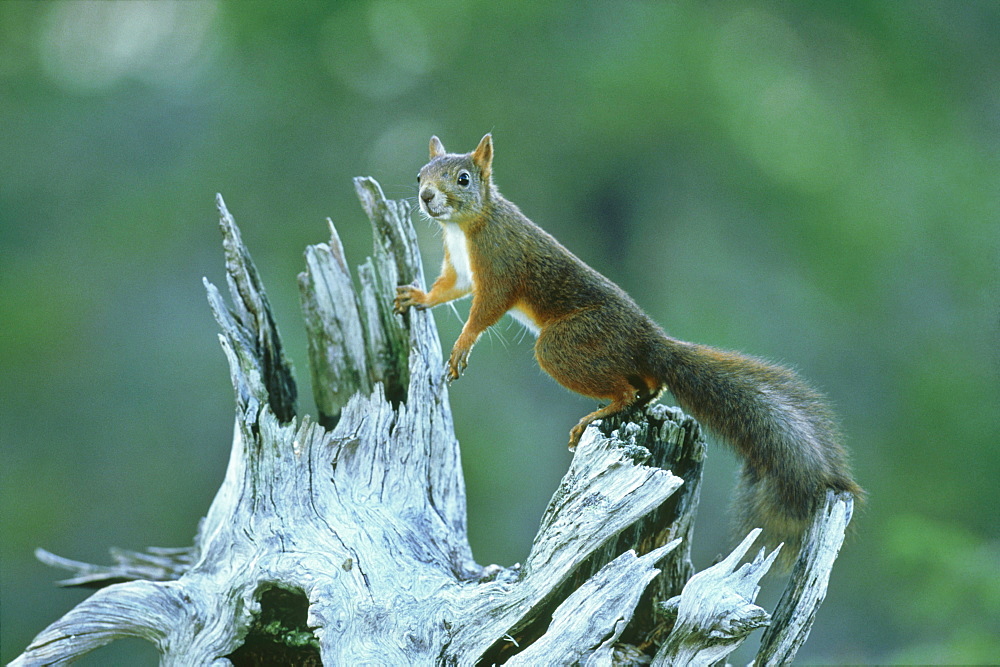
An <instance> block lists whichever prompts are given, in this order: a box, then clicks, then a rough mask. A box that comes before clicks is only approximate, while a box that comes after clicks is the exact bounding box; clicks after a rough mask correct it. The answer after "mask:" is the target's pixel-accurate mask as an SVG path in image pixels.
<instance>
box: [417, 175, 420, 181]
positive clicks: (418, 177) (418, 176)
mask: <svg viewBox="0 0 1000 667" xmlns="http://www.w3.org/2000/svg"><path fill="white" fill-rule="evenodd" d="M419 182H420V174H417V183H419Z"/></svg>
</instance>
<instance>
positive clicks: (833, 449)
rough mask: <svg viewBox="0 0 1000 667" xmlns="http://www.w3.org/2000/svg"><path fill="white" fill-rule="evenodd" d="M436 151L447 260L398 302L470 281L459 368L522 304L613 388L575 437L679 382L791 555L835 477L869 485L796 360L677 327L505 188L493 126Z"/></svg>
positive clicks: (451, 291)
mask: <svg viewBox="0 0 1000 667" xmlns="http://www.w3.org/2000/svg"><path fill="white" fill-rule="evenodd" d="M430 155H431V160H430V162H428V163H427V164H426V165H425V166H424V167H423V168H422V169H421V170H420V175H419V177H418V182H419V185H420V190H419V203H420V208H421V210H422V211H423V212H424V214H425V215H427V216H428V217H429V218H431V219H434V220H437V221H438V222H439V223H440V224H441V225H442V227H443V229H444V233H445V258H444V263H443V265H442V268H441V275H440V276H439V277H438V278H437V280H436V281H435V282H434V284H433V286H432V287H431V290H430V291H429V292H423V291H422V290H420V289H419V288H417V287H414V286H408V285H404V286H400V287H399V288H398V289H397V297H396V310H397V311H398V312H405V311H406V309H408V308H410V307H417V308H430V307H433V306H436V305H438V304H441V303H446V302H448V301H452V300H454V299H457V298H461V297H463V296H467V295H469V294H471V295H472V305H471V308H470V311H469V318H468V320H467V321H466V323H465V326H464V327H463V329H462V333H461V335H459V337H458V340H457V341H456V342H455V346H454V348H453V349H452V353H451V356H450V358H449V362H448V375H449V378H450V379H451V380H455V379H458V377H460V376H461V374H462V372H463V371H464V370H465V368H466V366H467V365H468V358H469V354H470V353H471V351H472V347H473V345H474V344H475V343H476V341H477V340H478V338H479V336H480V335H481V334H482V332H483V331H485V330H486V329H487V328H488V327H490V326H492V325H493V324H494V323H496V322H497V321H498V320H499V319H500V318H501V317H502V316H503V315H504V314H505V313H508V312H510V313H511V314H512V315H514V316H515V317H516V318H517V319H518V320H520V321H522V322H524V323H525V325H526V326H527V327H528V328H529V330H531V331H532V333H534V334H535V335H537V340H536V341H535V357H536V359H537V360H538V363H539V365H540V366H541V367H542V369H543V370H545V371H546V372H547V373H548V374H549V375H551V376H552V377H553V378H554V379H555V380H556V381H558V382H559V383H560V384H562V385H563V386H565V387H567V388H568V389H571V390H572V391H575V392H577V393H580V394H583V395H584V396H589V397H592V398H595V399H598V400H603V401H607V402H608V405H607V406H605V407H603V408H600V409H598V410H596V411H594V412H592V413H590V414H588V415H586V416H584V417H583V418H582V419H581V420H580V421H579V423H577V425H576V426H575V427H574V428H573V429H572V430H571V431H570V442H569V446H570V449H574V448H575V447H576V444H577V443H578V442H579V440H580V437H581V436H582V435H583V433H584V431H585V429H586V428H587V427H588V426H589V425H590V424H591V423H592V422H593V421H595V420H597V419H602V418H605V417H608V416H610V415H613V414H617V413H620V412H623V411H626V410H631V409H635V408H639V407H642V406H644V405H646V404H647V403H649V402H651V401H653V400H655V399H656V398H657V397H659V395H660V394H661V393H662V392H663V391H664V390H665V389H669V390H670V392H671V393H672V394H673V395H674V397H675V398H676V399H677V401H678V403H680V406H681V407H682V408H683V409H684V410H686V411H687V412H689V413H690V414H691V415H692V416H693V417H695V419H697V420H698V421H699V422H701V423H702V424H703V425H704V426H705V427H707V428H708V430H709V431H710V432H712V433H714V434H715V435H717V436H718V437H719V438H720V439H722V440H723V441H724V442H726V443H728V444H729V445H730V446H731V447H733V449H734V450H735V451H736V452H737V453H738V454H739V456H740V457H741V459H742V461H743V469H742V474H741V483H740V487H739V489H738V491H737V509H738V512H739V515H740V516H739V521H740V525H741V528H743V529H746V530H749V529H751V528H754V527H760V528H762V529H763V535H762V539H763V540H764V541H765V542H766V543H767V544H769V545H770V546H772V547H773V546H776V545H777V543H778V542H779V541H783V542H785V544H786V546H785V548H784V549H783V552H782V557H781V561H783V562H784V564H786V565H787V564H790V562H791V561H792V560H793V559H794V556H795V555H796V554H797V552H798V550H799V545H800V541H801V537H802V534H803V532H804V530H805V528H806V527H807V526H808V522H809V519H810V517H811V516H812V514H813V512H814V510H815V506H816V503H817V500H818V499H819V498H820V497H822V495H823V494H824V492H825V489H827V488H832V489H835V490H840V491H850V492H852V493H854V494H855V495H857V496H860V495H861V493H862V491H861V489H860V487H858V486H857V484H855V483H854V481H853V480H852V479H851V475H850V470H849V466H848V463H847V455H846V452H845V450H844V448H843V447H842V445H841V444H840V443H841V436H840V433H839V431H838V429H837V427H836V423H835V420H834V418H833V416H832V413H831V411H830V410H829V408H828V407H827V406H826V403H825V401H824V400H823V398H822V396H821V395H820V394H819V393H818V392H816V391H815V390H813V389H812V388H810V387H809V386H808V385H807V384H806V383H805V382H803V381H802V380H801V379H800V378H799V377H798V376H797V375H795V373H793V372H792V371H791V370H788V369H786V368H783V367H781V366H776V365H772V364H769V363H767V362H765V361H762V360H760V359H756V358H753V357H749V356H746V355H742V354H739V353H736V352H727V351H722V350H717V349H715V348H711V347H707V346H704V345H697V344H693V343H686V342H683V341H679V340H676V339H673V338H671V337H670V336H668V335H667V334H666V333H665V332H664V331H663V329H661V328H660V327H659V326H658V325H657V324H656V323H654V322H653V321H652V320H651V319H650V318H649V317H648V316H647V315H646V314H645V313H644V312H643V311H642V309H641V308H639V306H638V305H637V304H636V303H635V301H633V300H632V298H631V297H630V296H629V295H628V294H627V293H626V292H625V291H624V290H622V289H621V288H620V287H618V286H617V285H616V284H614V283H613V282H611V281H610V280H608V279H607V278H605V277H604V276H603V275H601V274H600V273H598V272H597V271H595V270H594V269H592V268H591V267H589V266H588V265H587V264H586V263H584V262H583V261H582V260H580V259H579V258H578V257H576V256H575V255H573V253H571V252H570V251H569V250H567V249H566V248H565V247H563V246H562V244H560V243H559V242H558V241H557V240H556V239H555V238H553V237H552V236H551V235H550V234H548V233H547V232H545V231H544V230H542V229H541V228H540V227H538V226H537V225H535V224H534V223H533V222H532V221H531V220H529V219H528V218H527V217H526V216H525V215H524V214H523V213H521V211H520V210H519V209H518V208H517V206H515V205H514V204H513V203H511V202H510V201H508V200H507V199H505V198H504V197H503V196H502V195H501V194H500V192H499V190H497V188H496V186H495V185H494V183H493V180H492V161H493V142H492V137H491V136H490V135H488V134H487V135H486V136H485V137H483V139H482V141H481V142H480V143H479V146H478V147H477V148H476V150H475V151H473V152H472V153H468V154H464V155H455V154H450V153H447V152H446V151H445V150H444V146H443V145H442V144H441V142H440V140H438V139H437V137H432V138H431V144H430Z"/></svg>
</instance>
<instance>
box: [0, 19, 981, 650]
mask: <svg viewBox="0 0 1000 667" xmlns="http://www.w3.org/2000/svg"><path fill="white" fill-rule="evenodd" d="M998 34H1000V6H998V5H997V4H996V3H995V2H992V1H984V2H958V3H936V2H922V1H911V2H905V3H901V2H896V1H895V0H885V1H860V0H858V1H842V2H819V3H788V2H740V3H726V2H707V3H704V2H694V1H689V2H624V1H619V2H601V3H572V2H537V3H494V2H484V1H482V0H465V1H463V2H459V1H457V0H438V1H433V2H420V3H405V2H402V1H401V0H375V1H370V2H360V1H358V2H340V3H327V2H298V3H292V4H288V3H275V2H272V3H268V2H240V3H236V2H230V3H225V2H214V1H213V2H202V1H194V0H192V1H188V2H176V3H172V2H138V1H136V2H45V3H36V2H12V1H8V2H3V3H0V126H2V128H3V130H2V132H0V157H2V158H3V159H2V162H0V165H2V167H0V169H2V178H0V293H2V294H3V298H2V299H0V324H2V327H3V331H4V345H3V348H2V350H0V354H2V355H3V356H2V365H3V369H4V372H5V378H4V380H5V381H4V382H3V383H2V388H0V416H2V428H0V446H2V464H0V512H2V526H0V530H2V536H0V543H2V544H0V559H2V568H0V592H2V597H3V604H2V608H0V613H2V622H0V633H2V639H0V651H2V655H0V660H3V661H4V662H6V661H8V660H10V659H11V658H13V657H14V656H15V655H16V654H17V653H18V652H19V651H20V649H21V648H23V647H24V645H25V644H26V643H27V642H28V641H29V640H30V639H31V637H32V636H33V635H34V633H36V632H38V631H39V630H41V629H42V628H43V627H44V626H45V625H46V624H48V623H49V622H51V621H53V620H55V619H56V618H57V617H58V616H59V615H61V614H62V613H64V612H65V611H66V610H68V609H69V608H70V607H71V606H72V605H73V604H74V603H75V602H76V601H78V600H79V599H80V598H81V597H82V595H83V594H82V593H79V592H61V591H56V590H53V589H52V588H51V583H50V582H51V581H52V580H53V579H54V578H57V577H58V576H59V573H57V572H52V571H49V570H46V569H44V568H43V567H42V566H41V565H39V564H38V563H36V562H34V561H33V559H32V555H31V554H32V549H33V548H34V547H36V546H44V547H46V548H48V549H51V550H52V551H55V552H56V553H60V554H64V555H66V556H69V557H73V558H79V559H81V560H90V561H104V560H106V558H107V557H106V555H105V548H106V547H107V546H110V545H119V546H122V547H126V548H141V547H144V546H146V545H161V546H179V545H185V544H189V543H190V541H191V537H192V535H193V534H194V531H195V529H196V525H197V521H198V519H199V518H200V516H202V514H203V513H204V511H205V510H206V509H207V507H208V505H209V503H210V501H211V498H212V494H213V492H214V490H215V489H216V488H217V487H218V484H219V482H220V481H221V479H222V475H223V472H224V469H225V462H226V459H227V456H228V448H229V441H230V436H231V433H230V421H229V420H230V419H231V409H232V407H231V390H230V388H229V386H228V381H227V378H228V374H227V372H226V368H225V363H224V359H223V356H222V354H221V353H220V351H219V349H218V347H217V343H216V341H215V330H214V324H213V322H212V318H211V316H210V314H209V311H208V308H207V306H206V304H205V301H204V295H203V293H202V287H201V284H200V277H201V276H202V275H206V276H208V277H209V279H210V280H212V281H213V282H215V283H216V284H220V283H222V282H223V280H224V277H223V272H222V253H221V248H220V247H219V238H218V234H217V232H216V231H215V211H214V208H213V200H212V198H213V195H214V193H215V192H221V193H222V194H223V195H224V196H225V198H226V201H227V203H228V204H229V207H230V209H231V210H232V211H233V213H234V215H235V216H236V219H237V221H238V223H239V224H240V225H241V227H242V230H243V233H244V238H245V240H246V241H247V243H248V245H249V247H250V248H251V251H252V252H253V253H254V255H255V259H256V261H257V264H258V267H259V269H260V271H261V274H262V276H263V278H264V280H265V283H266V285H267V287H268V290H269V293H270V296H271V299H272V302H273V304H274V307H275V310H276V315H277V317H278V321H279V326H280V327H281V330H282V333H283V335H284V337H285V339H286V343H287V345H288V351H289V353H290V355H291V357H292V358H293V359H294V360H295V361H296V362H297V364H298V379H299V382H300V383H301V384H302V385H303V386H302V388H301V389H302V390H301V391H300V395H301V396H303V397H305V398H303V399H302V400H301V405H300V410H301V411H302V412H312V407H311V405H310V400H309V398H308V396H309V391H308V387H307V383H308V373H307V372H305V364H306V354H305V340H304V334H303V331H302V325H301V321H300V317H299V314H298V296H297V291H296V284H295V275H296V273H297V272H298V271H300V270H301V269H302V264H303V262H302V258H301V252H302V249H303V248H304V247H305V246H306V245H307V244H310V243H316V242H319V241H323V240H324V235H325V233H326V229H325V223H324V219H325V218H326V217H327V216H330V217H332V218H333V219H334V221H335V222H336V223H337V225H338V229H339V231H340V234H341V236H342V238H343V239H344V243H345V246H346V248H347V251H348V253H349V255H350V256H351V257H353V258H354V261H355V262H356V263H358V262H360V261H361V260H362V259H363V258H364V256H365V255H366V254H367V253H368V252H370V250H369V248H370V243H371V240H370V235H369V230H368V226H367V222H366V221H365V220H364V217H363V215H362V214H361V211H360V208H359V207H358V206H357V203H356V201H355V200H354V195H353V192H352V187H351V183H350V178H351V177H352V176H355V175H362V174H364V175H372V176H374V177H376V178H377V179H378V180H379V181H380V182H381V183H382V185H383V186H384V188H385V190H386V192H387V194H388V195H389V196H391V197H397V198H398V197H412V196H413V195H414V194H415V187H414V176H415V174H416V171H417V169H419V167H420V166H421V165H422V164H423V162H424V161H425V159H426V155H427V152H426V151H427V140H428V138H429V136H430V135H431V134H438V135H439V136H440V137H441V138H442V140H443V141H444V143H445V145H446V146H447V147H448V148H449V149H451V150H455V151H464V150H470V149H471V148H473V147H474V146H475V143H476V141H478V139H479V138H480V137H481V136H482V134H483V133H485V132H487V131H492V132H493V133H494V139H495V143H496V149H497V156H496V162H495V171H496V177H497V180H498V182H499V183H500V186H501V188H502V190H503V192H504V193H505V194H506V195H507V196H508V197H509V198H511V199H512V200H513V201H515V202H516V203H518V204H519V205H520V206H521V207H522V209H523V210H524V211H525V212H526V213H527V214H528V215H529V216H530V217H532V218H533V219H534V220H535V221H536V222H538V223H539V224H541V225H542V226H543V227H545V228H546V229H548V230H549V231H551V232H552V233H553V234H555V236H556V237H558V238H559V239H560V240H562V241H563V242H564V243H565V244H566V245H567V246H569V247H570V248H571V249H572V250H573V251H574V252H576V253H577V254H579V255H580V256H581V257H583V258H584V259H585V260H586V261H587V262H589V263H591V264H592V265H594V266H595V267H596V268H598V269H599V270H601V271H602V272H603V273H605V274H607V275H608V276H609V277H611V278H612V279H614V280H616V281H617V282H619V283H620V284H621V285H622V286H623V287H625V288H626V289H627V290H628V291H630V292H631V293H632V294H633V295H634V296H635V297H636V299H637V300H638V301H639V302H640V303H642V304H643V305H644V306H645V307H646V308H647V309H648V311H649V312H650V314H651V315H652V316H653V317H654V319H656V320H657V321H659V322H661V323H662V324H664V325H665V326H666V327H667V329H668V330H669V331H671V332H672V333H673V334H674V335H677V336H679V337H682V338H686V339H689V340H696V341H698V342H703V343H709V344H715V345H720V346H724V347H732V348H740V349H744V350H746V351H748V352H752V353H755V354H759V355H761V356H766V357H771V358H773V359H776V360H780V361H784V362H786V363H790V364H794V365H795V366H797V367H798V368H799V369H800V370H801V371H802V373H803V374H804V375H805V376H806V377H808V378H810V379H811V380H812V381H813V382H815V383H816V384H817V385H818V386H820V387H822V388H823V389H824V390H825V391H826V392H827V393H828V394H829V395H830V396H831V398H832V399H833V400H834V402H835V403H836V404H837V406H838V409H839V411H840V413H841V415H842V417H843V421H844V427H845V431H846V432H847V434H848V436H849V440H850V443H851V447H852V449H853V451H854V454H855V463H856V468H857V473H858V477H859V480H860V481H861V483H862V484H863V485H864V486H866V487H867V488H868V490H869V491H870V501H869V504H868V506H867V508H866V509H865V510H864V511H862V512H861V513H860V514H859V516H858V517H857V521H856V534H855V536H854V538H853V540H852V541H850V542H849V543H848V545H847V546H846V547H845V549H844V552H843V555H842V558H841V560H840V562H838V567H837V570H836V571H835V574H834V579H833V581H832V582H831V588H830V593H829V596H828V599H827V603H826V606H825V607H824V608H823V611H822V612H821V613H820V616H819V618H818V621H817V625H816V628H815V630H814V632H813V633H812V636H811V638H810V641H809V643H808V644H807V645H806V647H805V649H804V650H803V652H802V653H801V657H802V659H803V661H809V660H817V661H819V660H822V661H826V662H847V661H850V662H892V661H896V662H997V661H1000V649H997V644H996V638H995V632H996V628H997V627H998V624H997V617H998V608H1000V599H998V598H1000V595H998V592H997V587H996V581H997V580H996V572H997V568H996V565H997V560H998V553H1000V546H998V544H1000V531H998V518H997V513H996V511H995V510H990V509H989V508H990V507H995V501H994V498H995V495H996V485H997V481H996V480H997V478H998V476H1000V475H998V473H1000V448H998V447H997V446H996V443H997V436H998V435H1000V423H998V422H1000V410H998V406H1000V402H998V399H1000V396H998V386H1000V382H998V379H1000V377H998V375H1000V373H998V371H1000V360H998V359H1000V358H998V354H997V349H998V342H1000V336H998V303H1000V283H998V275H997V260H998V256H1000V255H998V250H1000V225H998V222H1000V215H998V214H1000V210H998V208H1000V204H998V201H1000V199H998V197H997V194H998V188H997V174H998V173H1000V169H998V167H1000V165H998V162H1000V159H998V156H1000V146H998V143H1000V95H998V91H1000V81H998V79H1000V55H998V54H1000V49H998V48H997V47H998V43H997V35H998ZM418 224H419V226H420V233H421V242H422V244H423V250H424V255H425V260H426V264H425V265H426V266H427V268H428V271H429V272H433V271H434V270H435V269H436V265H437V263H438V262H439V261H440V257H441V248H440V243H439V241H438V239H437V237H436V236H435V235H434V233H433V230H432V229H431V228H430V226H429V225H425V224H424V223H423V222H422V221H418ZM466 307H467V306H466ZM459 312H460V313H461V312H464V311H463V309H462V306H459ZM438 321H439V323H440V325H441V327H442V339H443V341H444V342H445V344H446V345H450V342H451V341H452V340H454V338H455V336H456V335H457V332H458V329H459V327H460V319H459V318H458V317H455V316H454V315H453V314H452V313H451V312H450V311H449V310H447V309H441V311H440V313H439V314H438ZM496 329H497V331H496V332H494V333H493V334H492V335H491V336H489V337H487V338H484V340H483V342H482V343H481V344H480V345H479V347H478V348H477V350H476V353H475V355H474V359H473V361H472V365H471V367H470V369H469V373H468V374H467V376H466V377H465V378H463V379H462V381H461V382H460V383H458V384H456V385H455V386H454V387H453V390H452V401H453V405H454V407H455V419H456V426H457V431H458V436H459V438H460V439H461V441H462V450H463V455H464V457H463V458H464V467H465V470H466V476H467V480H468V483H469V513H470V531H471V538H472V540H473V547H474V549H475V551H476V554H477V557H478V559H479V560H480V561H481V562H502V563H506V564H510V563H513V562H515V561H517V560H523V558H524V556H525V555H526V553H527V548H528V545H529V543H530V540H531V537H532V536H533V534H534V531H535V529H536V527H537V521H538V518H539V517H540V515H541V512H542V509H543V508H544V505H545V503H546V502H547V500H548V498H549V496H550V494H551V492H552V489H553V488H554V485H555V484H556V482H557V480H558V479H559V477H560V476H561V474H562V473H563V472H564V470H565V467H566V465H567V463H568V455H567V454H566V453H565V451H564V446H563V443H564V441H565V438H566V431H567V430H568V428H569V427H570V426H571V425H572V424H573V423H575V421H576V420H577V419H578V418H579V416H580V415H581V414H583V413H584V412H585V411H587V410H589V409H591V405H590V404H589V403H588V402H587V401H585V400H583V399H580V398H579V397H575V396H572V395H570V394H568V393H567V392H565V391H563V390H561V389H559V388H558V387H557V386H556V385H555V384H554V383H553V382H552V381H551V380H549V379H548V378H546V377H545V376H544V375H543V374H542V373H541V372H540V371H539V370H538V369H537V367H536V366H535V364H534V361H533V359H532V358H531V353H530V341H525V340H523V336H522V334H521V333H520V332H519V330H518V329H517V327H516V326H508V325H507V324H505V323H502V324H501V325H500V326H498V327H496ZM498 394H500V395H502V396H503V398H502V400H497V396H498ZM712 457H713V460H712V461H710V462H709V466H708V472H707V480H706V485H705V490H704V499H703V504H702V516H701V520H700V521H699V534H698V541H697V544H696V545H695V546H696V556H697V557H698V559H699V561H700V562H699V563H698V565H700V566H705V565H707V564H708V563H709V562H710V560H711V559H712V558H713V557H714V556H715V554H717V553H720V552H722V551H724V550H726V549H728V548H729V547H730V546H731V544H732V542H731V536H728V535H727V533H726V530H725V526H726V513H725V504H726V499H727V498H728V494H729V488H730V486H731V483H732V476H731V473H730V471H731V469H732V467H733V463H732V460H731V457H730V456H729V455H728V453H725V452H722V451H720V450H718V449H715V448H713V450H712ZM526 467H527V468H530V469H531V470H532V474H531V475H525V474H524V472H523V471H524V469H525V468H526ZM128 650H129V649H128V648H127V646H126V649H122V648H120V647H118V648H115V649H112V651H118V653H117V654H116V653H108V654H105V657H104V658H103V659H104V660H106V659H108V658H107V656H108V655H123V654H127V653H128ZM98 655H100V653H99V654H98ZM129 655H131V654H129ZM136 655H139V656H142V657H141V659H140V658H135V657H133V658H132V659H133V660H136V661H148V660H150V653H149V651H148V647H143V648H142V652H140V653H137V654H136ZM93 660H94V661H92V662H89V663H88V662H87V661H86V660H85V661H83V662H82V663H81V664H107V663H102V662H101V660H102V658H99V657H98V658H94V659H93ZM122 660H123V661H124V662H127V661H128V660H127V659H126V658H122Z"/></svg>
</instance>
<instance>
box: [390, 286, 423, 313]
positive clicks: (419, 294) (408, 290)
mask: <svg viewBox="0 0 1000 667" xmlns="http://www.w3.org/2000/svg"><path fill="white" fill-rule="evenodd" d="M426 298H427V294H426V293H425V292H424V291H423V290H422V289H420V288H419V287H414V286H412V285H400V286H399V287H397V288H396V300H395V301H394V302H393V307H392V309H393V310H394V311H395V312H396V313H398V314H399V315H402V314H403V313H405V312H406V311H407V310H409V309H410V306H414V307H416V308H426V306H425V305H424V300H425V299H426Z"/></svg>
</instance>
